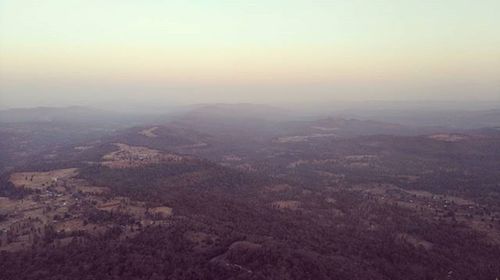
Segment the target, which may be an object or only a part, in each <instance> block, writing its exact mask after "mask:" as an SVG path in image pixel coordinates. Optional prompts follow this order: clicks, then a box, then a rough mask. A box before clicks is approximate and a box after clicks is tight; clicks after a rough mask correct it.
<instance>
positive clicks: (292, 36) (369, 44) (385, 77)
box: [0, 0, 500, 106]
mask: <svg viewBox="0 0 500 280" xmlns="http://www.w3.org/2000/svg"><path fill="white" fill-rule="evenodd" d="M208 2H210V1H208ZM208 2H207V3H203V4H202V3H189V4H187V3H183V2H181V1H173V2H172V3H169V4H166V3H160V2H157V1H154V3H147V4H142V5H139V4H137V3H132V2H129V1H123V2H119V1H109V2H108V1H106V3H102V1H50V2H38V1H5V0H0V8H1V11H2V12H1V16H0V26H1V27H0V82H1V84H2V86H0V93H1V99H0V100H1V101H2V102H3V103H6V104H7V105H8V106H19V104H23V103H24V102H27V100H26V99H29V97H30V96H33V97H36V96H38V97H37V98H38V99H37V100H41V98H39V96H40V95H41V94H46V96H47V98H48V99H50V100H49V101H50V102H48V103H51V102H52V103H57V102H55V99H60V100H67V103H71V102H76V100H80V99H82V98H83V97H84V96H85V94H84V92H87V95H89V96H92V95H94V94H95V93H98V95H101V94H102V93H103V92H106V94H107V95H108V96H107V97H106V98H108V99H113V98H120V97H123V96H126V95H131V96H130V97H131V98H138V97H139V96H142V97H144V98H147V97H151V98H153V99H158V98H160V99H164V100H172V101H173V102H177V101H182V102H196V101H201V102H206V101H209V102H210V101H213V102H219V101H226V100H240V99H241V100H242V101H256V102H266V101H268V100H275V101H279V100H280V99H289V98H291V99H294V100H297V101H300V100H304V101H307V100H309V99H313V100H321V99H325V98H326V99H353V100H362V99H366V98H372V99H418V98H440V99H450V98H462V99H463V98H479V99H500V79H499V77H500V31H499V30H498V28H496V27H498V26H500V19H498V17H496V15H495V12H493V11H494V10H498V9H500V4H498V2H497V1H484V2H481V3H480V4H479V3H477V2H473V1H437V2H439V3H435V2H432V3H431V2H430V1H389V0H385V1H379V2H377V3H374V2H372V1H291V2H286V3H288V5H286V3H285V2H282V1H277V0H274V1H270V2H264V1H263V2H255V3H254V4H252V5H250V4H248V3H247V2H245V1H217V2H216V1H214V2H213V3H211V4H210V3H208ZM403 2H405V3H403ZM127 87H129V88H127ZM151 88H154V90H151ZM172 88H175V89H176V90H172ZM184 88H190V89H191V90H190V91H186V92H183V91H182V89H184ZM297 88H300V90H297ZM225 91H230V92H225ZM256 91H258V92H256ZM134 92H135V93H134ZM193 92H196V94H194V93H193ZM215 92H217V93H215ZM249 92H251V93H249ZM134 94H137V96H135V97H134V96H133V95H134ZM193 94H194V95H193ZM71 95H75V96H80V97H79V99H78V98H77V99H75V100H74V101H71V100H72V98H71V97H70V96H71ZM238 95H239V97H240V98H239V99H238ZM229 97H230V98H229ZM35 99H36V98H35Z"/></svg>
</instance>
